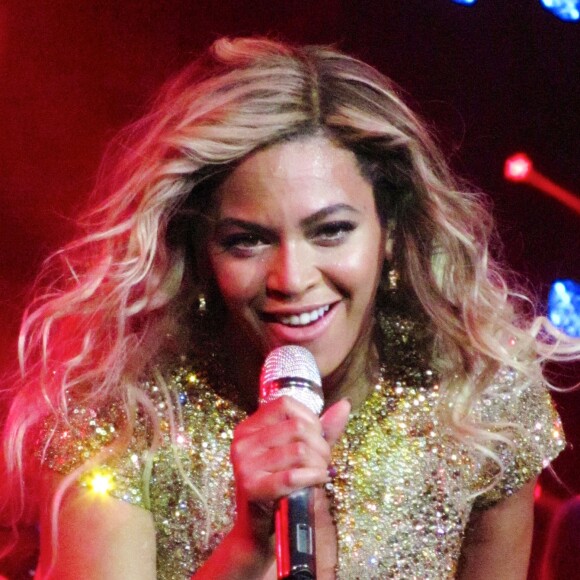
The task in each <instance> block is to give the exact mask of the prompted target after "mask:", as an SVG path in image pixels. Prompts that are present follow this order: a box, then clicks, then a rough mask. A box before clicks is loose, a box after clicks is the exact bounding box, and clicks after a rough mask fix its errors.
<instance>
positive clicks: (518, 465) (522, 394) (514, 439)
mask: <svg viewBox="0 0 580 580" xmlns="http://www.w3.org/2000/svg"><path fill="white" fill-rule="evenodd" d="M472 418H473V419H474V420H475V421H476V422H477V424H478V429H480V430H482V431H483V432H484V433H485V437H486V440H487V442H486V443H485V448H486V450H485V452H484V459H483V460H482V464H483V466H484V468H483V469H482V470H481V471H480V482H485V481H488V482H489V481H490V480H491V481H494V482H495V485H493V486H491V487H490V489H488V491H486V492H485V493H483V494H481V495H480V496H478V498H477V500H476V507H480V508H481V507H490V506H492V505H495V504H496V503H497V502H498V501H500V500H501V499H502V498H504V497H506V496H511V495H513V494H514V493H515V492H516V491H518V490H519V489H520V488H521V487H522V486H523V485H524V484H526V483H527V482H529V481H531V480H532V479H534V478H535V477H536V476H537V475H538V474H539V472H540V471H541V470H542V469H543V468H544V467H546V466H547V465H548V464H549V463H550V462H551V461H552V460H553V459H554V458H555V457H556V456H557V455H558V454H559V453H560V452H561V451H562V450H563V448H564V447H565V444H566V443H565V437H564V433H563V429H562V424H561V421H560V418H559V416H558V414H557V412H556V410H555V407H554V405H553V403H552V400H551V397H550V394H549V391H548V389H547V387H546V385H545V384H544V383H543V381H542V380H541V379H537V380H534V379H530V378H529V377H525V376H523V375H522V374H521V373H520V372H518V371H516V370H515V369H513V368H509V367H504V368H502V369H500V371H499V372H498V373H497V374H496V376H495V379H494V381H492V383H491V384H490V385H489V386H488V387H487V388H486V389H485V391H484V392H483V393H482V394H481V395H480V396H479V398H478V399H477V401H476V403H475V405H474V407H473V410H472Z"/></svg>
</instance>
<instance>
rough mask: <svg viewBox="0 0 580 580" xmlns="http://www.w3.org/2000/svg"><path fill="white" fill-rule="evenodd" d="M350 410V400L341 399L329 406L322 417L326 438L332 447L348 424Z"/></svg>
mask: <svg viewBox="0 0 580 580" xmlns="http://www.w3.org/2000/svg"><path fill="white" fill-rule="evenodd" d="M350 411H351V404H350V401H349V400H348V399H341V400H340V401H338V402H337V403H334V405H332V406H331V407H329V408H328V409H327V410H326V411H325V412H324V414H323V415H322V417H320V422H321V423H322V428H323V429H324V435H325V439H326V441H328V444H329V445H330V446H331V447H332V446H333V445H334V444H335V443H336V442H337V441H338V438H339V437H340V436H341V435H342V433H343V432H344V430H345V428H346V424H347V423H348V418H349V415H350Z"/></svg>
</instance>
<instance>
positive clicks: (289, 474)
mask: <svg viewBox="0 0 580 580" xmlns="http://www.w3.org/2000/svg"><path fill="white" fill-rule="evenodd" d="M328 481H330V477H329V475H328V470H327V468H326V466H325V467H324V468H323V469H318V468H314V467H303V468H300V469H290V470H287V471H278V472H277V473H273V474H269V475H264V476H263V477H261V478H260V479H259V480H256V481H254V482H252V483H249V484H248V486H247V487H246V489H245V492H246V497H247V498H248V499H249V500H250V501H262V502H263V501H272V500H277V499H280V498H281V497H284V496H287V495H289V494H290V493H292V492H294V491H297V490H299V489H303V488H305V487H312V486H316V485H321V484H324V483H327V482H328Z"/></svg>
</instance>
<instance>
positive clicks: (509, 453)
mask: <svg viewBox="0 0 580 580" xmlns="http://www.w3.org/2000/svg"><path fill="white" fill-rule="evenodd" d="M412 330H413V329H412V326H408V325H406V324H405V323H404V322H403V321H400V322H397V323H395V324H392V325H391V326H390V327H388V328H387V329H386V330H385V329H383V331H384V333H385V337H386V346H385V350H387V351H389V352H390V353H391V354H393V352H395V353H396V356H394V357H392V358H391V359H390V360H396V361H397V364H396V365H395V364H390V365H385V367H384V368H383V372H382V375H381V379H380V380H379V381H378V382H377V384H376V385H375V388H374V389H373V390H372V392H371V394H370V396H369V397H368V398H367V400H366V401H365V403H364V404H363V405H362V407H361V408H360V409H359V410H358V411H357V412H356V413H354V414H353V415H352V416H351V418H350V420H349V424H348V426H347V429H346V432H345V434H344V435H343V437H342V438H341V439H340V440H339V442H338V443H337V444H336V446H335V448H334V450H333V456H332V472H331V473H332V476H333V480H332V482H331V483H329V484H327V485H326V486H325V490H326V493H327V495H328V497H329V499H330V505H331V512H332V516H333V519H334V521H335V524H336V527H337V542H338V563H337V570H336V575H337V578H339V579H342V580H354V579H360V580H367V579H369V580H371V579H380V578H395V579H405V580H409V579H413V578H421V579H433V580H441V579H444V578H453V577H454V576H455V573H456V571H457V565H458V559H459V555H460V551H461V543H462V540H463V535H464V531H465V527H466V524H467V521H468V518H469V515H470V512H471V510H472V509H474V508H475V509H484V508H486V507H489V506H490V505H493V504H494V503H496V502H498V501H501V499H502V498H505V497H506V496H509V495H511V494H513V493H515V492H516V491H517V490H518V489H519V488H520V487H521V486H522V485H523V484H524V483H526V482H527V481H529V480H530V479H531V478H532V477H534V476H535V475H536V474H537V473H538V472H539V471H540V470H541V469H542V468H543V467H544V465H545V464H546V463H547V462H548V461H549V460H550V459H552V458H553V457H555V456H556V455H557V454H558V453H559V451H560V450H561V449H562V448H563V446H564V439H563V436H562V430H561V426H560V422H559V419H558V417H557V415H556V414H555V412H554V410H553V407H552V405H551V402H550V399H549V396H548V394H547V392H546V390H545V389H544V388H543V387H541V386H538V385H533V384H529V383H526V382H524V381H521V380H520V379H519V377H518V375H517V373H515V371H513V370H511V369H503V370H502V371H500V372H499V373H498V375H497V377H496V381H495V382H494V384H492V385H490V387H489V388H488V389H487V391H486V393H485V395H484V396H483V397H482V398H481V400H480V401H479V402H478V404H477V405H476V407H475V409H474V411H473V413H474V414H475V415H476V416H477V417H478V418H479V419H480V420H482V421H485V422H490V423H491V422H498V421H502V422H505V423H506V424H508V425H509V427H507V429H508V431H509V434H510V436H511V438H512V439H513V441H514V442H515V445H513V446H511V445H508V444H505V443H500V444H496V445H495V448H494V451H495V453H496V454H497V456H498V457H499V458H500V459H501V461H502V464H503V465H504V466H505V469H504V472H503V473H500V472H498V468H497V464H496V463H495V462H494V461H492V460H490V459H489V458H487V457H486V456H485V455H483V454H480V453H477V452H476V451H475V450H474V449H473V447H469V446H467V445H466V444H464V443H461V442H459V441H458V440H457V439H456V438H455V437H454V436H453V433H452V432H451V430H450V429H449V428H448V427H446V426H445V425H444V424H443V423H442V422H441V421H439V420H438V414H437V407H438V405H439V404H440V402H441V395H440V389H439V386H438V383H437V376H436V373H434V372H433V371H432V370H431V369H430V368H429V366H428V365H427V364H426V363H425V361H424V360H423V359H422V358H421V357H420V356H419V354H418V352H417V346H416V343H415V342H414V341H413V340H412ZM222 369H223V367H221V368H220V364H219V356H218V354H216V353H213V352H212V353H209V354H206V356H205V357H189V358H188V359H185V358H183V360H182V361H181V362H180V363H179V364H178V365H176V368H174V370H173V371H172V372H171V373H167V375H168V378H167V386H166V387H167V388H165V386H164V385H162V384H157V382H156V381H152V380H150V381H148V382H146V383H144V384H143V389H144V390H145V391H146V393H147V394H148V396H149V397H150V398H151V400H152V402H153V403H154V405H155V407H156V410H157V415H158V418H159V428H160V430H161V440H160V441H159V442H158V447H157V449H156V450H155V451H154V452H151V451H150V450H149V449H150V446H151V444H152V442H153V429H152V423H151V421H150V420H149V419H147V417H146V415H145V414H139V415H138V418H137V423H136V426H135V429H134V431H133V433H132V437H131V441H130V443H129V445H128V449H126V450H125V451H124V452H123V453H122V454H121V455H119V454H118V453H116V452H114V451H111V452H110V453H106V452H105V454H104V456H103V457H100V456H98V455H97V454H98V453H99V452H101V455H103V450H107V449H108V447H107V446H110V445H111V444H112V443H114V442H115V441H116V438H117V437H121V435H119V434H122V433H123V432H124V430H123V420H122V418H123V416H124V414H123V412H122V409H121V408H120V406H119V405H116V404H114V403H113V404H111V405H109V406H107V408H106V409H104V410H103V411H99V412H96V411H95V410H92V409H86V408H83V407H76V408H74V410H73V412H72V413H71V414H70V417H69V420H68V422H66V423H65V422H61V423H57V424H56V425H55V423H54V421H48V422H47V423H46V425H45V429H44V430H43V433H42V434H41V438H42V441H43V445H44V447H45V448H46V452H45V454H44V456H43V457H42V460H43V461H44V462H45V464H46V465H48V466H49V467H51V468H52V469H54V470H56V471H58V472H61V473H70V472H71V471H72V470H73V469H75V468H77V467H79V466H80V465H82V464H83V463H84V462H85V461H87V460H88V459H89V458H95V457H98V459H99V461H98V462H97V463H98V465H95V469H101V468H102V467H103V466H104V467H106V468H107V469H109V472H110V473H112V474H113V485H112V489H110V491H109V493H110V495H112V496H114V497H116V498H119V499H121V500H123V501H127V502H130V503H133V504H136V505H139V506H142V507H144V508H146V509H149V510H151V512H152V514H153V517H154V521H155V526H156V533H157V566H158V577H159V578H160V579H162V580H181V579H185V578H189V577H190V575H191V574H192V573H193V572H194V571H195V570H196V569H197V568H198V567H200V566H201V565H202V564H203V562H204V561H205V560H206V559H207V557H208V556H209V555H210V554H211V552H212V551H213V550H214V549H215V547H216V546H217V545H219V543H220V542H221V541H222V539H223V537H224V536H225V534H227V532H228V531H229V530H230V529H231V527H232V525H233V521H234V517H235V487H234V480H233V472H232V468H231V465H230V462H229V447H230V444H231V441H232V438H233V432H234V428H235V426H236V425H237V424H238V423H239V422H240V421H242V420H243V419H244V418H245V417H246V413H245V412H244V411H243V410H242V409H241V407H240V406H239V405H237V404H236V400H235V392H234V391H233V390H232V387H231V386H230V385H228V384H227V382H226V381H225V380H224V372H223V370H222ZM169 408H172V409H173V417H172V415H171V414H170V412H169ZM125 447H127V446H125ZM149 472H150V474H151V475H150V480H149V484H147V473H149ZM91 473H94V470H92V469H91V470H89V471H88V472H86V473H84V474H83V475H82V476H81V477H80V482H81V484H82V485H89V482H90V477H91Z"/></svg>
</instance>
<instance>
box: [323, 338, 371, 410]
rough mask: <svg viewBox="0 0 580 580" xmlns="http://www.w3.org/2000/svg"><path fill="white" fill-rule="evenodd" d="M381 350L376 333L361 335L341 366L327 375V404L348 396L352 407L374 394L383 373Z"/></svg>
mask: <svg viewBox="0 0 580 580" xmlns="http://www.w3.org/2000/svg"><path fill="white" fill-rule="evenodd" d="M379 367H380V363H379V354H378V349H377V346H376V344H375V342H374V340H373V336H372V333H371V332H369V333H367V334H366V335H365V336H364V337H361V339H359V342H358V343H357V344H356V345H355V347H354V348H353V349H352V351H351V353H350V354H349V356H347V357H346V359H345V360H344V361H343V362H342V363H341V364H340V366H339V367H338V368H337V369H336V370H334V371H333V372H332V373H330V374H329V375H328V376H326V377H324V379H323V381H322V386H323V389H324V402H325V406H326V407H329V406H330V405H332V404H333V403H336V402H337V401H339V400H340V399H343V398H345V397H348V398H349V399H350V401H351V405H352V409H353V410H356V409H358V408H359V407H360V406H361V405H362V404H363V403H364V401H365V399H366V398H367V397H368V395H369V394H370V392H371V390H372V388H373V386H374V385H375V384H376V382H377V380H378V377H379Z"/></svg>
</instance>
